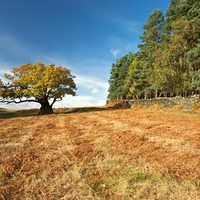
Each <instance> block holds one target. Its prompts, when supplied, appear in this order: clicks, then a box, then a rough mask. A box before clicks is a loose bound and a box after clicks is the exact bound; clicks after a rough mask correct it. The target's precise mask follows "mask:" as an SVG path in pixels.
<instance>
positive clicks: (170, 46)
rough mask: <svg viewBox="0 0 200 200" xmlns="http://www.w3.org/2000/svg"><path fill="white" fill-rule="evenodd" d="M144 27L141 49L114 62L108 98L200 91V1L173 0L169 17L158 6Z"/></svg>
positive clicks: (168, 94) (168, 11)
mask: <svg viewBox="0 0 200 200" xmlns="http://www.w3.org/2000/svg"><path fill="white" fill-rule="evenodd" d="M143 29H144V32H143V35H142V36H140V39H141V44H139V45H138V47H139V52H137V53H135V54H132V56H131V59H128V57H127V56H128V55H126V56H123V57H122V58H120V59H119V60H118V61H117V63H116V64H113V68H112V72H111V78H110V88H109V95H108V98H109V99H119V98H153V97H158V96H176V95H178V96H190V95H192V94H198V93H200V1H199V0H171V3H170V5H169V8H168V10H167V12H166V15H165V17H164V16H163V14H162V12H161V10H158V9H157V10H154V11H153V12H152V14H151V15H150V16H149V18H148V20H147V23H146V24H144V25H143ZM130 55H131V54H129V57H130Z"/></svg>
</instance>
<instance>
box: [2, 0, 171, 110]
mask: <svg viewBox="0 0 200 200" xmlns="http://www.w3.org/2000/svg"><path fill="white" fill-rule="evenodd" d="M169 4H170V0H162V1H161V0H140V1H138V0H0V78H2V75H3V74H4V73H5V72H7V73H8V72H10V71H11V69H12V68H13V67H18V66H20V65H21V64H23V63H25V62H30V63H35V62H37V61H40V62H43V63H45V64H50V63H55V64H56V65H62V66H63V67H66V68H68V69H70V70H71V72H72V74H73V75H75V76H76V79H75V82H76V84H77V88H78V89H77V96H76V97H71V96H66V97H65V98H64V99H63V101H61V102H59V103H56V104H55V106H54V107H77V106H94V105H104V104H105V102H106V97H107V90H108V87H109V85H108V80H109V77H110V71H111V65H112V63H115V62H116V60H117V59H118V58H120V57H121V56H123V55H124V54H126V53H128V52H130V51H131V52H136V51H137V45H138V44H139V43H140V39H139V36H140V35H142V32H143V30H142V25H143V24H145V23H146V21H147V19H148V16H149V15H150V14H151V13H152V11H153V10H154V9H161V10H162V11H163V13H164V14H165V12H166V9H167V8H168V6H169ZM39 106H40V105H39V104H34V103H33V104H26V103H25V104H18V105H15V104H9V105H5V104H1V103H0V107H7V108H39Z"/></svg>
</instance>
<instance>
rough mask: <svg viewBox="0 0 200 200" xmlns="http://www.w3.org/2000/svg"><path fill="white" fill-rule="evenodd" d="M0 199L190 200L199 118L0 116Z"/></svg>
mask: <svg viewBox="0 0 200 200" xmlns="http://www.w3.org/2000/svg"><path fill="white" fill-rule="evenodd" d="M0 125H1V129H0V199H2V200H4V199H6V200H7V199H9V200H10V199H19V200H21V199H22V200H36V199H39V200H40V199H41V200H54V199H55V200H57V199H59V200H65V199H70V200H71V199H74V200H76V199H77V200H82V199H84V200H85V199H88V200H90V199H91V200H92V199H95V200H98V199H106V200H107V199H113V200H118V199H121V200H122V199H123V200H126V199H127V200H129V199H136V200H137V199H148V200H168V199H169V200H175V199H176V200H198V199H200V114H197V113H193V112H188V111H187V112H186V111H172V110H169V109H168V110H165V109H162V110H155V109H145V108H143V109H142V108H140V109H138V108H135V109H106V108H76V109H65V110H63V109H57V110H56V113H55V114H53V115H48V116H39V115H37V110H29V111H25V110H24V111H9V110H5V109H0Z"/></svg>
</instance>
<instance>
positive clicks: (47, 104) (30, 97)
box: [0, 62, 76, 114]
mask: <svg viewBox="0 0 200 200" xmlns="http://www.w3.org/2000/svg"><path fill="white" fill-rule="evenodd" d="M4 78H5V79H7V80H8V83H2V81H0V82H1V84H0V101H1V102H5V103H17V104H18V103H24V102H36V103H39V104H40V105H41V108H40V113H41V114H51V113H53V109H52V107H53V105H54V103H55V102H57V101H60V100H62V98H63V97H64V96H65V94H68V95H73V96H74V95H75V90H76V85H75V83H74V80H73V79H74V78H75V76H73V75H71V71H70V70H68V69H66V68H63V67H61V66H57V67H56V66H55V65H54V64H50V65H44V64H43V63H40V62H37V63H35V64H30V63H25V64H23V65H21V66H20V67H17V68H13V70H12V74H5V75H4Z"/></svg>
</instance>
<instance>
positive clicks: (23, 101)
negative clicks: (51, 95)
mask: <svg viewBox="0 0 200 200" xmlns="http://www.w3.org/2000/svg"><path fill="white" fill-rule="evenodd" d="M0 102H1V103H7V104H10V103H16V104H18V103H25V102H35V103H39V102H38V101H36V100H33V99H27V100H19V101H16V100H4V99H3V100H0Z"/></svg>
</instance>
